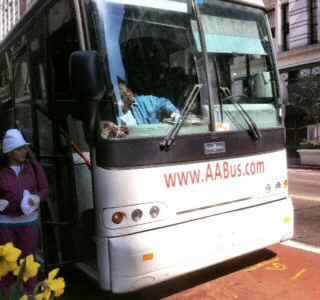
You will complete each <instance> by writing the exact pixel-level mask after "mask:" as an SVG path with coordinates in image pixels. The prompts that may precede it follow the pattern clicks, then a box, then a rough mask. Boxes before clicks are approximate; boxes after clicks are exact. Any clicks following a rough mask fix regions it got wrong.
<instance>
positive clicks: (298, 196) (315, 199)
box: [289, 193, 320, 202]
mask: <svg viewBox="0 0 320 300" xmlns="http://www.w3.org/2000/svg"><path fill="white" fill-rule="evenodd" d="M289 195H290V197H291V198H296V199H299V200H307V201H314V202H320V197H312V196H306V195H300V194H291V193H289Z"/></svg>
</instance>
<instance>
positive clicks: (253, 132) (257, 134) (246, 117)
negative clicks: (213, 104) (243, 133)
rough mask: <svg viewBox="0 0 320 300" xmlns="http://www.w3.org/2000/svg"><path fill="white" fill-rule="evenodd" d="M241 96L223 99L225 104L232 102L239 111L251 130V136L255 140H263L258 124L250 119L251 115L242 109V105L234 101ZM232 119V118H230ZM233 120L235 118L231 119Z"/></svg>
mask: <svg viewBox="0 0 320 300" xmlns="http://www.w3.org/2000/svg"><path fill="white" fill-rule="evenodd" d="M237 97H241V96H232V95H231V96H228V97H225V98H224V99H222V101H223V102H225V101H230V103H231V104H232V105H233V106H234V107H235V108H236V109H237V111H238V112H239V113H240V115H241V116H242V118H243V119H244V121H245V122H246V124H247V125H248V128H249V133H250V136H251V137H252V138H253V139H254V140H260V139H261V138H262V135H261V132H260V130H259V128H258V126H257V124H256V122H255V121H254V120H253V119H252V118H251V117H250V115H249V114H248V113H247V112H246V110H245V109H244V108H243V107H242V105H241V104H240V103H239V102H237V101H235V100H234V99H235V98H237ZM229 119H230V116H229ZM231 120H233V117H232V118H231Z"/></svg>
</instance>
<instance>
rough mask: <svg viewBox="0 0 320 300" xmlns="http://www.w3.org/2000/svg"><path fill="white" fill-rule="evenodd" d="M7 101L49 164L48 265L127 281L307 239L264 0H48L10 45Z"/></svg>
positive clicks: (5, 49)
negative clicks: (300, 234) (295, 195)
mask: <svg viewBox="0 0 320 300" xmlns="http://www.w3.org/2000/svg"><path fill="white" fill-rule="evenodd" d="M124 87H125V88H124ZM126 88H127V89H126ZM128 88H129V89H128ZM123 90H126V91H127V92H128V91H129V92H130V93H131V95H132V96H133V98H131V100H132V102H133V104H132V103H130V105H129V104H128V103H127V102H126V101H127V100H125V99H124V98H125V97H124V93H123ZM0 100H1V113H2V115H1V128H0V129H1V131H2V133H3V132H4V130H6V129H7V128H10V127H19V128H21V129H22V130H23V131H24V133H25V135H26V136H27V138H28V139H29V140H31V142H32V144H33V147H34V151H35V153H36V154H37V156H38V158H39V159H40V160H41V161H42V163H43V164H44V166H45V167H46V170H47V174H48V176H49V181H50V185H51V194H50V202H49V209H46V208H44V209H43V216H44V217H43V232H44V244H45V247H44V250H45V257H46V262H47V263H48V265H51V264H63V263H67V262H73V263H76V264H77V266H78V267H79V268H81V269H82V270H84V271H85V272H86V273H88V274H89V275H91V276H92V277H94V278H95V279H97V280H98V282H99V285H100V287H101V288H102V289H103V290H106V291H111V292H113V293H126V292H130V291H134V290H138V289H141V288H144V287H147V286H151V285H154V284H157V283H160V282H163V281H166V280H168V279H170V278H174V277H177V276H180V275H182V274H186V273H188V272H192V271H195V270H198V269H201V268H205V267H208V266H211V265H214V264H217V263H220V262H223V261H226V260H228V259H231V258H234V257H237V256H240V255H243V254H246V253H249V252H252V251H255V250H258V249H261V248H264V247H267V246H269V245H272V244H276V243H279V242H281V241H285V240H287V239H290V238H291V237H292V235H293V207H292V202H291V199H290V198H289V196H288V181H287V162H286V150H285V129H284V125H283V124H284V104H285V103H284V102H285V101H284V99H283V97H282V96H281V94H280V84H279V76H278V73H277V68H276V62H275V57H274V52H273V50H272V37H271V33H270V28H269V25H268V20H267V15H266V12H265V10H264V8H263V5H262V4H259V3H250V2H242V1H229V0H228V1H223V0H192V1H191V0H148V1H143V0H74V1H67V0H50V1H49V0H43V1H38V2H36V4H34V6H33V7H32V9H31V10H30V12H29V13H28V14H27V15H26V16H25V17H24V18H23V19H22V20H21V22H20V23H19V24H18V25H17V26H16V27H15V28H14V30H13V31H12V32H11V33H10V35H9V36H8V37H7V38H6V39H5V40H4V41H3V42H2V44H1V45H0ZM163 102H165V103H166V105H169V106H170V107H171V110H170V109H166V105H161V104H160V103H163ZM168 103H169V104H168ZM172 107H174V108H172ZM137 111H138V112H137ZM172 112H175V114H174V116H175V118H172V116H173V114H172ZM139 114H140V115H139ZM49 228H54V230H53V231H52V230H50V229H49ZM50 241H55V243H54V244H55V245H54V247H53V246H52V245H51V244H50V243H49V242H50Z"/></svg>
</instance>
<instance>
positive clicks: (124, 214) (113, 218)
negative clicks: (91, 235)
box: [103, 202, 175, 229]
mask: <svg viewBox="0 0 320 300" xmlns="http://www.w3.org/2000/svg"><path fill="white" fill-rule="evenodd" d="M173 216H175V211H174V210H170V209H169V207H168V205H167V204H166V203H164V202H150V203H144V204H137V205H130V206H122V207H117V208H105V209H103V223H104V226H105V227H107V228H109V229H118V228H125V227H130V226H140V225H143V224H147V223H154V222H160V221H163V220H165V219H168V218H171V217H173Z"/></svg>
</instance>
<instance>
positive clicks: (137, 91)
mask: <svg viewBox="0 0 320 300" xmlns="http://www.w3.org/2000/svg"><path fill="white" fill-rule="evenodd" d="M168 2H170V6H169V5H168V6H166V5H163V4H161V3H163V2H159V3H158V2H155V1H150V2H146V1H134V2H132V4H131V2H130V1H129V2H128V1H123V0H112V1H111V0H100V1H98V2H97V3H98V8H99V14H100V17H101V20H102V24H103V25H102V26H101V27H102V32H103V34H102V36H103V45H104V47H105V52H106V55H105V64H106V67H107V70H108V77H109V82H110V88H109V92H108V94H107V96H106V98H105V99H104V100H103V101H102V102H101V105H100V120H101V122H100V126H101V137H102V138H105V139H109V138H146V137H161V136H166V135H167V134H168V132H169V131H170V129H171V128H172V126H174V125H175V124H176V123H177V122H178V121H179V119H180V118H181V115H182V114H183V113H184V112H185V110H186V103H187V100H188V98H189V96H190V94H191V93H192V89H193V88H194V87H195V85H197V84H198V86H199V87H200V93H199V94H198V95H197V97H196V99H195V101H193V102H192V106H191V107H189V108H188V110H187V114H186V118H185V119H184V122H183V126H182V128H181V130H180V131H179V135H188V134H201V133H207V132H208V131H209V126H208V125H209V110H210V109H209V107H210V106H211V108H212V109H213V116H214V119H215V122H216V124H215V128H216V130H220V131H221V130H223V131H231V130H247V124H246V122H244V121H243V117H242V116H241V114H240V113H239V109H237V107H236V106H235V105H234V101H236V102H237V103H241V105H242V106H243V108H244V109H245V110H246V111H247V112H248V114H249V115H250V116H251V118H252V119H253V120H254V121H255V122H256V123H257V126H258V128H270V127H277V126H279V112H278V111H277V109H278V108H277V105H276V101H277V97H276V90H275V84H274V81H275V78H274V74H273V73H272V72H271V69H272V65H271V61H269V60H268V58H267V54H270V53H269V52H270V51H271V49H270V45H269V39H268V35H267V29H266V25H265V23H264V22H265V20H264V14H263V13H262V12H260V11H259V10H256V9H248V8H244V7H240V6H239V8H237V6H235V5H233V6H232V7H233V8H231V7H229V6H228V5H227V4H225V3H220V2H219V1H208V4H207V3H204V4H203V5H201V6H200V9H201V21H202V23H203V28H204V37H205V43H206V47H207V52H208V56H209V64H208V66H207V70H208V71H209V72H210V73H211V72H212V73H214V74H215V75H216V76H213V77H212V78H214V81H215V82H210V84H211V85H212V87H213V88H214V89H217V88H216V87H217V86H218V87H219V88H218V90H217V91H216V93H214V94H216V95H218V96H217V97H215V99H211V101H213V102H212V104H211V105H209V101H210V99H209V93H208V86H207V85H206V66H205V60H204V55H203V54H204V53H203V51H202V48H201V43H200V35H199V29H198V26H197V22H196V20H195V18H194V14H193V12H191V11H190V7H189V6H188V5H187V3H186V2H184V1H168ZM124 3H126V4H124ZM128 3H129V4H128ZM157 3H158V4H157ZM216 82H217V83H216Z"/></svg>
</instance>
